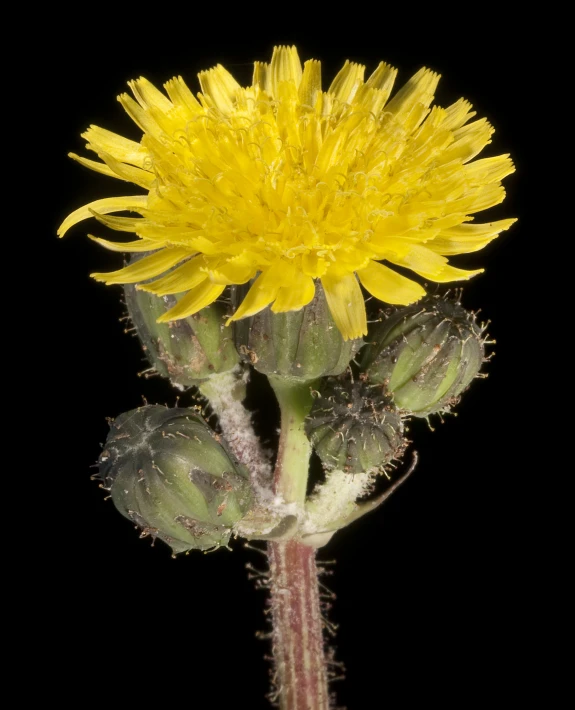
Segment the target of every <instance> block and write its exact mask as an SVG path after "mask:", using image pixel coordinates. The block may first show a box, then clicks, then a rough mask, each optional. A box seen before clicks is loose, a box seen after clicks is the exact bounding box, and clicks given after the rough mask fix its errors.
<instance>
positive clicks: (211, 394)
mask: <svg viewBox="0 0 575 710" xmlns="http://www.w3.org/2000/svg"><path fill="white" fill-rule="evenodd" d="M246 379H247V373H246V374H245V375H243V373H242V372H240V371H239V370H232V371H231V372H224V373H221V374H218V375H212V376H211V377H210V378H209V379H208V380H206V381H205V382H202V384H201V385H200V387H199V389H200V392H201V393H202V394H203V395H204V397H206V398H207V399H208V400H209V402H210V405H211V407H212V409H213V410H214V413H215V414H216V415H217V417H218V421H219V424H220V428H221V430H222V433H223V435H224V438H225V440H226V442H227V444H228V445H229V447H230V449H231V450H232V453H233V454H234V455H235V456H236V457H237V458H238V460H239V461H240V463H243V464H244V466H246V467H247V468H248V469H249V471H250V477H251V480H252V483H253V485H254V487H255V489H256V490H257V491H259V490H260V489H262V490H263V489H265V488H268V489H269V485H270V482H271V478H272V471H271V466H270V462H269V460H268V457H267V456H266V455H265V453H264V451H263V449H262V446H261V443H260V440H259V439H258V437H257V436H256V435H255V432H254V429H253V426H252V417H251V414H250V412H249V411H248V410H247V409H246V408H245V407H244V406H243V404H242V401H243V400H244V399H245V396H246Z"/></svg>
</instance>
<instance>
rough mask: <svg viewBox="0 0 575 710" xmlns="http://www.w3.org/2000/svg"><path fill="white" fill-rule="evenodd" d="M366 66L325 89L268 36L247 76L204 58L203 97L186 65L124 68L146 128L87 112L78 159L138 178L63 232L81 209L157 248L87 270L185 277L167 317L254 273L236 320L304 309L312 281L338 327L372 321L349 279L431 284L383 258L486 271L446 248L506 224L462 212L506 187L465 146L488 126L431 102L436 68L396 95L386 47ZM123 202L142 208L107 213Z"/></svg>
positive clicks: (385, 294) (500, 174)
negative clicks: (137, 71) (146, 73)
mask: <svg viewBox="0 0 575 710" xmlns="http://www.w3.org/2000/svg"><path fill="white" fill-rule="evenodd" d="M364 69H365V67H363V66H361V65H359V64H355V63H353V62H349V61H347V62H346V63H345V64H344V66H343V68H342V69H341V71H340V72H339V73H338V74H337V76H336V77H335V79H334V80H333V82H332V83H331V85H330V87H329V88H328V89H327V91H323V90H322V84H321V72H320V63H319V62H318V61H316V60H313V59H312V60H309V61H307V62H305V64H304V65H303V67H302V66H301V63H300V60H299V57H298V54H297V51H296V49H295V47H276V48H275V49H274V52H273V56H272V60H271V63H270V64H264V63H261V62H256V63H255V69H254V76H253V82H252V85H251V86H249V87H247V88H243V87H241V86H240V85H239V84H238V83H237V81H236V80H235V79H234V78H233V76H232V75H231V74H230V73H229V72H228V71H226V69H224V67H223V66H221V65H218V66H216V67H215V68H213V69H210V70H208V71H203V72H200V74H199V80H200V85H201V89H202V91H201V93H199V94H198V97H197V99H196V98H195V97H194V95H193V94H192V92H191V91H190V90H189V88H188V87H187V86H186V84H185V83H184V81H183V79H182V78H181V77H177V78H174V79H172V80H171V81H168V82H167V83H166V84H165V89H166V93H167V96H166V95H165V94H164V93H162V92H161V91H159V90H158V89H157V88H155V87H154V86H153V85H152V84H150V82H148V81H147V80H146V79H144V78H140V79H138V80H136V81H133V82H131V83H130V88H131V89H132V92H133V94H134V97H135V99H136V100H134V99H132V98H131V97H130V96H128V95H127V94H122V95H121V96H120V97H119V101H120V103H121V104H122V106H123V107H124V108H125V110H126V111H127V113H128V114H129V115H130V117H131V118H132V119H133V120H134V121H135V122H136V123H137V125H138V126H139V127H140V128H141V130H142V131H143V136H142V140H141V142H140V143H136V142H134V141H131V140H127V139H126V138H123V137H121V136H119V135H116V134H115V133H111V132H110V131H107V130H105V129H103V128H99V127H97V126H91V127H90V128H89V129H88V130H87V131H86V132H85V133H84V134H83V137H84V138H85V139H86V140H87V142H88V143H87V148H88V149H89V150H91V151H93V152H95V153H96V154H97V155H98V157H99V158H100V159H101V161H103V162H97V161H93V160H88V159H86V158H82V157H79V156H77V155H74V154H71V157H73V158H74V159H76V160H77V161H78V162H80V163H82V164H83V165H85V166H87V167H89V168H91V169H93V170H96V171H98V172H101V173H104V174H105V175H109V176H111V177H116V178H119V179H120V180H125V181H127V182H132V183H135V184H136V185H139V186H140V187H142V188H143V189H144V190H145V194H141V195H133V196H128V197H110V198H107V199H102V200H97V201H95V202H92V203H90V204H88V205H86V206H84V207H81V208H80V209H78V210H76V211H75V212H73V213H72V214H71V215H69V217H68V218H67V219H66V220H65V221H64V223H63V224H62V225H61V227H60V230H59V234H60V236H62V235H64V233H65V232H66V231H67V230H68V229H70V227H72V226H73V225H75V224H77V223H78V222H80V221H81V220H84V219H87V218H89V217H92V216H94V217H96V218H97V219H98V220H99V221H100V222H102V223H103V224H105V225H107V226H108V227H111V228H112V229H116V230H118V231H122V232H133V233H135V234H136V235H137V239H136V240H134V241H129V242H121V243H117V242H110V241H108V240H105V239H100V238H96V237H92V238H93V239H95V241H97V242H98V243H100V244H101V245H102V246H104V247H106V248H108V249H112V250H114V251H122V252H150V253H149V254H148V255H147V256H145V257H144V258H142V259H139V260H138V261H136V262H134V263H132V264H129V265H128V266H126V267H125V268H123V269H120V270H119V271H114V272H111V273H107V274H93V276H94V278H96V279H98V280H101V281H105V282H106V283H107V284H114V283H137V284H138V287H139V288H142V289H144V290H146V291H150V292H152V293H154V294H156V295H158V296H161V295H166V294H175V293H180V294H181V293H184V294H185V295H183V296H182V297H181V298H180V300H179V301H178V303H177V304H176V305H175V306H174V307H173V308H172V309H171V310H169V311H168V312H167V313H166V314H165V315H163V316H162V318H161V320H164V321H166V320H176V319H179V318H184V317H186V316H189V315H191V314H192V313H195V312H196V311H199V310H200V309H202V308H204V307H205V306H207V305H209V304H210V303H212V302H213V301H215V300H216V299H217V298H218V297H219V296H220V294H221V293H222V292H223V291H224V289H225V288H226V286H228V285H234V284H243V283H246V282H248V281H250V280H251V279H254V278H255V280H254V282H253V284H252V286H251V288H250V290H249V292H248V293H247V295H246V297H245V299H244V300H243V302H242V303H241V304H240V305H239V307H238V308H237V310H236V311H235V313H234V314H233V316H232V317H231V319H230V320H237V319H240V318H245V317H247V316H250V315H253V314H254V313H257V312H258V311H260V310H262V309H263V308H266V307H267V306H270V307H271V310H272V311H273V312H275V313H281V312H285V311H291V310H298V309H300V308H302V307H303V306H305V305H306V304H307V303H309V302H310V301H311V300H312V298H313V296H314V292H315V280H316V279H320V280H321V283H322V285H323V288H324V290H325V294H326V298H327V301H328V304H329V308H330V310H331V313H332V315H333V318H334V320H335V322H336V324H337V326H338V328H339V329H340V330H341V332H342V334H343V336H344V337H345V338H357V337H359V336H361V335H363V334H365V333H366V332H367V326H366V314H365V305H364V296H363V294H362V290H361V287H360V283H361V285H362V286H363V287H364V288H365V290H366V291H368V292H369V293H370V294H371V295H373V296H375V297H376V298H377V299H380V300H381V301H384V302H386V303H392V304H403V305H405V304H409V303H412V302H414V301H417V300H418V299H419V298H421V297H422V296H423V295H424V293H425V291H424V289H423V288H422V287H421V286H420V285H419V284H418V283H416V282H415V281H412V280H410V279H409V278H407V277H406V276H404V275H402V274H400V273H398V272H397V271H396V270H394V268H393V266H394V265H397V266H400V267H406V268H408V269H410V270H411V271H413V272H415V273H416V274H419V275H420V276H423V277H424V278H425V279H429V280H431V281H437V282H449V281H457V280H461V279H468V278H469V277H471V276H473V275H475V274H477V273H480V271H482V269H479V270H476V271H464V270H462V269H459V268H456V267H454V266H451V265H450V264H448V260H447V258H446V257H448V256H451V255H455V254H461V253H466V252H472V251H477V250H478V249H481V248H482V247H484V246H486V245H487V244H488V243H489V242H490V241H491V240H492V239H494V238H495V237H496V236H497V235H498V234H499V232H501V231H502V230H504V229H507V228H508V227H509V226H510V225H511V224H512V223H513V222H514V220H512V219H506V220H500V221H498V222H491V223H487V224H475V223H470V222H471V221H472V219H473V218H472V217H471V216H470V215H472V214H474V213H475V212H480V211H481V210H485V209H487V208H489V207H492V206H494V205H496V204H498V203H499V202H501V201H502V200H503V198H504V196H505V192H504V190H503V187H502V186H501V180H502V179H503V178H504V177H505V176H506V175H508V174H509V173H511V172H513V169H514V168H513V164H512V162H511V160H510V158H509V156H508V155H501V156H497V157H492V158H484V159H482V160H476V161H473V158H475V156H476V155H477V154H478V153H479V152H480V151H481V150H482V149H483V148H484V147H485V146H486V145H487V144H488V143H489V142H490V137H491V135H492V133H493V128H492V127H491V126H490V124H489V123H488V122H487V121H486V120H485V119H479V120H475V121H471V122H470V120H471V119H472V118H473V116H474V115H475V114H474V112H472V111H471V106H470V104H469V103H468V102H467V101H464V100H463V99H460V100H459V101H457V102H456V103H454V104H453V105H451V106H449V107H448V108H445V109H444V108H440V107H438V106H434V107H433V108H430V105H431V103H432V100H433V96H434V92H435V88H436V86H437V83H438V80H439V76H438V75H437V74H435V73H434V72H432V71H430V70H428V69H421V70H420V71H419V72H417V74H415V76H413V77H412V78H411V79H410V80H409V81H408V83H407V84H406V85H405V86H404V87H403V88H402V89H400V90H399V91H398V92H396V93H395V95H394V96H393V97H392V98H391V100H389V98H390V95H391V93H392V87H393V84H394V81H395V76H396V70H395V69H393V68H392V67H390V66H388V65H387V64H385V63H381V64H380V65H379V66H378V67H377V69H376V70H375V71H374V72H373V74H372V75H371V76H370V77H369V79H367V81H364ZM126 211H128V212H134V213H137V214H138V215H139V217H125V216H124V217H122V216H109V215H111V214H112V213H115V212H126ZM383 262H386V263H383ZM390 265H391V266H390Z"/></svg>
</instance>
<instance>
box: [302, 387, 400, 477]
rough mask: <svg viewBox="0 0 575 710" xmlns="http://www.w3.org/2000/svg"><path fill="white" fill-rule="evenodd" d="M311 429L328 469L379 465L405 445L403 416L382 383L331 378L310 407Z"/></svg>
mask: <svg viewBox="0 0 575 710" xmlns="http://www.w3.org/2000/svg"><path fill="white" fill-rule="evenodd" d="M306 431H307V434H308V436H309V438H310V441H311V442H312V445H313V447H314V449H315V451H316V453H317V454H318V456H319V457H320V459H321V461H322V463H323V465H324V466H325V468H327V469H340V470H343V471H347V472H349V473H362V472H367V471H374V470H377V469H379V468H381V467H382V466H384V465H385V464H387V463H389V462H390V461H391V460H392V459H394V458H398V457H399V456H400V455H401V453H402V452H403V448H404V446H405V444H404V439H403V425H402V422H401V417H400V415H399V413H398V411H397V409H396V408H395V406H394V405H393V403H392V402H391V399H390V398H389V397H386V396H385V395H383V394H382V388H381V387H369V386H367V385H365V384H363V383H355V384H353V383H351V382H350V381H345V382H341V381H338V380H327V381H326V385H325V387H324V390H323V392H322V393H321V396H319V397H318V398H317V399H316V400H315V402H314V405H313V407H312V409H311V412H310V415H309V417H308V419H307V422H306Z"/></svg>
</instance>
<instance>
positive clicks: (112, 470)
mask: <svg viewBox="0 0 575 710" xmlns="http://www.w3.org/2000/svg"><path fill="white" fill-rule="evenodd" d="M218 438H219V437H218ZM99 469H100V470H99V475H100V477H101V479H102V481H103V487H104V488H106V489H107V490H109V491H110V494H111V497H112V500H113V501H114V504H115V505H116V508H117V509H118V510H119V511H120V512H121V513H122V515H124V516H126V517H127V518H129V519H130V520H132V521H133V522H134V523H136V525H138V526H139V527H140V528H141V529H142V531H143V534H144V535H151V536H153V537H158V538H160V539H161V540H163V541H164V542H166V543H168V544H169V545H170V546H171V547H172V549H173V551H174V552H184V551H188V550H193V549H198V550H206V549H209V548H213V547H219V546H220V545H225V544H226V543H227V542H228V540H229V538H230V535H231V533H232V526H233V525H234V524H235V523H237V522H238V521H239V520H241V519H242V517H243V516H244V515H245V513H246V512H247V511H248V510H249V509H250V506H251V502H252V492H251V487H250V483H249V480H248V475H247V472H246V470H245V469H244V468H243V467H242V466H240V465H239V464H237V463H236V462H235V461H234V460H233V459H232V457H231V455H230V454H229V453H228V451H227V450H226V448H224V446H223V445H222V443H220V441H218V440H216V436H215V435H214V434H213V432H212V431H211V429H210V428H209V427H208V426H207V425H206V424H205V423H204V421H203V420H202V419H201V418H200V417H199V416H198V415H197V414H196V413H195V412H194V410H191V409H168V408H166V407H161V406H156V405H148V406H145V407H140V408H139V409H134V410H132V411H130V412H126V413H124V414H121V415H120V416H119V417H117V419H116V420H115V421H113V422H112V423H111V425H110V433H109V435H108V439H107V441H106V444H105V448H104V451H103V452H102V454H101V456H100V459H99Z"/></svg>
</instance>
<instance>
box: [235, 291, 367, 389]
mask: <svg viewBox="0 0 575 710" xmlns="http://www.w3.org/2000/svg"><path fill="white" fill-rule="evenodd" d="M240 296H243V292H242V293H240V289H236V290H235V293H234V300H237V301H238V302H239V301H241V297H240ZM234 339H235V343H236V347H237V349H238V352H239V353H240V355H241V356H242V358H243V359H244V360H245V361H247V362H250V363H251V364H252V365H253V366H254V367H255V368H256V370H258V371H259V372H262V373H263V374H264V375H279V376H281V377H291V378H295V379H298V380H302V381H308V380H315V379H316V378H318V377H323V376H326V375H339V374H341V373H342V372H344V371H345V369H346V367H347V366H348V364H349V362H350V360H351V359H352V358H353V356H354V355H355V353H356V352H357V351H358V350H359V348H360V347H361V345H362V344H363V343H362V341H361V339H358V340H347V341H345V340H344V339H343V337H342V335H341V333H340V332H339V330H338V328H337V326H336V325H335V322H334V320H333V318H332V316H331V313H330V312H329V308H328V305H327V301H326V298H325V294H324V292H323V289H322V287H321V284H319V283H316V290H315V296H314V298H313V300H312V301H311V303H309V304H308V305H307V306H305V307H304V308H302V309H300V310H299V311H289V312H288V313H272V311H271V309H270V308H265V309H264V310H263V311H260V312H259V313H257V314H256V315H254V316H252V317H251V318H244V319H242V320H239V321H236V322H235V323H234Z"/></svg>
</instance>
